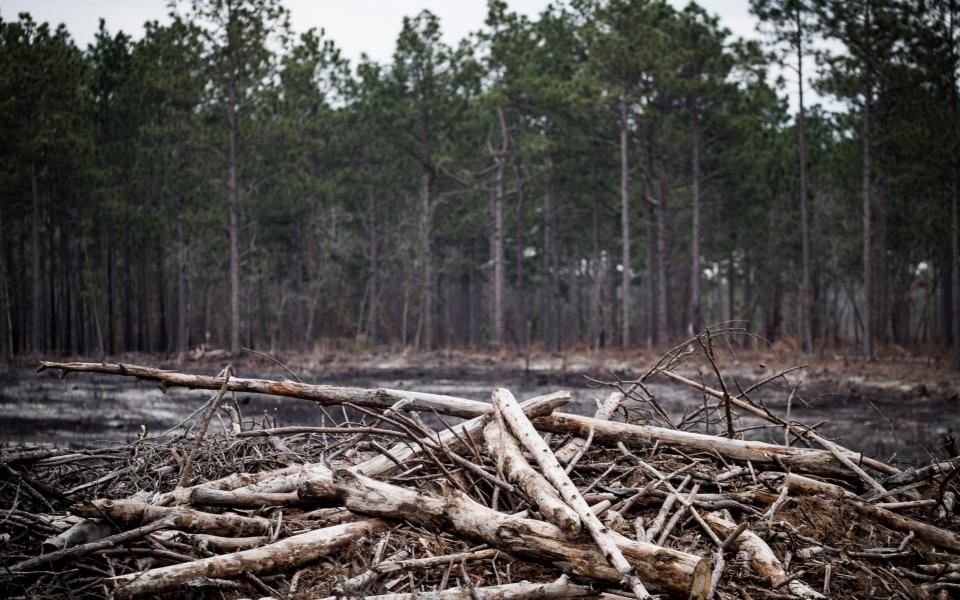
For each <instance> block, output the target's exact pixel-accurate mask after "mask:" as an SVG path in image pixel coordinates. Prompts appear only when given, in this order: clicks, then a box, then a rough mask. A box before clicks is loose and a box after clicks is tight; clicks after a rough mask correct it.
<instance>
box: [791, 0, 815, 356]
mask: <svg viewBox="0 0 960 600" xmlns="http://www.w3.org/2000/svg"><path fill="white" fill-rule="evenodd" d="M795 23H796V36H795V38H794V43H795V46H796V49H797V77H798V80H797V88H798V89H797V92H798V93H797V95H798V100H799V111H798V112H797V136H798V143H799V146H800V238H801V240H800V245H801V253H800V254H801V256H800V263H801V264H800V269H801V272H802V275H801V277H802V281H801V283H800V329H801V332H800V335H801V338H802V340H803V351H804V352H808V353H809V352H812V351H813V333H812V329H813V328H812V323H811V318H812V308H813V296H812V295H811V284H810V222H809V216H808V201H809V198H808V197H807V196H808V191H807V124H806V114H805V111H804V106H803V24H802V21H801V17H800V11H799V7H798V8H797V11H796V15H795Z"/></svg>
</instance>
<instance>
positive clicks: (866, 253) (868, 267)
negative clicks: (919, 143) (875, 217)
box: [862, 89, 873, 358]
mask: <svg viewBox="0 0 960 600" xmlns="http://www.w3.org/2000/svg"><path fill="white" fill-rule="evenodd" d="M871 95H872V92H871V91H870V90H869V89H867V91H866V99H865V101H864V104H863V133H862V136H863V140H862V143H863V355H864V356H865V357H867V358H870V357H872V356H873V318H872V315H873V264H872V261H871V254H872V249H873V244H872V241H873V240H872V236H871V227H870V225H871V223H870V221H871V215H870V208H871V206H870V192H871V189H870V188H871V187H872V176H871V171H870V169H871V167H872V164H871V162H870V105H871V103H872V100H871Z"/></svg>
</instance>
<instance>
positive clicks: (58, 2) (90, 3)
mask: <svg viewBox="0 0 960 600" xmlns="http://www.w3.org/2000/svg"><path fill="white" fill-rule="evenodd" d="M670 1H671V2H672V3H673V4H674V5H675V6H677V7H678V8H679V7H682V6H684V5H685V4H686V3H687V0H670ZM508 3H509V5H510V7H511V9H513V10H515V11H518V12H521V13H524V14H526V15H529V16H531V17H535V16H536V15H537V14H538V13H540V12H541V11H542V10H543V9H544V8H545V7H546V6H547V4H548V3H549V0H508ZM699 3H700V4H701V5H702V6H704V7H705V8H706V9H707V10H708V11H709V12H711V13H715V14H718V15H720V21H721V23H722V24H723V25H724V26H725V27H727V28H728V29H729V30H730V31H731V32H732V33H733V35H735V36H738V37H746V38H759V37H760V34H758V33H757V31H756V25H757V21H756V19H755V18H754V17H753V16H751V15H750V13H749V11H748V0H699ZM283 4H284V6H286V7H287V8H288V9H289V10H290V21H291V24H292V26H293V28H294V30H296V31H298V32H299V31H305V30H307V29H309V28H311V27H316V28H318V29H319V28H323V29H324V30H326V33H327V35H329V36H330V37H331V38H332V39H333V40H334V41H335V42H336V43H337V45H338V46H339V47H340V48H341V49H342V50H343V52H344V54H345V55H346V57H347V58H349V59H350V60H351V62H353V63H356V61H357V59H358V58H359V57H360V54H361V53H363V52H366V53H367V54H368V55H369V56H370V57H371V58H373V59H374V60H376V61H379V62H387V61H389V60H390V58H391V55H392V54H393V46H394V42H395V41H396V38H397V35H398V34H399V33H400V26H401V22H402V20H403V17H404V16H410V15H415V14H416V13H418V12H419V11H420V10H422V9H424V8H427V9H430V10H431V11H433V12H434V13H435V14H436V15H438V16H439V17H440V23H441V27H442V28H443V33H444V37H445V39H446V41H447V42H448V43H451V44H455V43H456V42H457V41H459V40H460V39H461V38H463V37H464V36H465V35H467V34H468V33H470V32H472V31H476V30H478V29H480V28H481V27H482V26H483V20H484V17H485V14H486V4H487V3H486V0H284V1H283ZM23 11H27V12H29V13H30V14H31V15H32V16H33V18H34V20H37V21H48V22H51V23H65V24H66V26H67V29H68V30H69V31H70V33H71V35H72V36H73V38H74V40H75V41H76V42H77V44H78V45H79V46H81V47H84V48H85V47H86V46H87V44H89V43H91V42H92V41H93V37H94V34H95V33H96V31H97V24H98V22H99V19H100V17H103V18H104V19H106V22H107V29H108V30H109V31H111V32H116V31H117V30H123V31H125V32H127V33H129V34H131V35H133V36H134V37H140V36H141V35H143V23H144V22H145V21H150V20H154V19H156V20H160V21H163V20H165V18H166V15H167V13H168V12H169V9H168V2H167V0H0V17H2V18H3V19H5V20H13V19H15V18H16V15H17V14H18V13H20V12H23ZM809 71H810V72H812V69H810V70H809ZM790 87H791V88H792V87H793V86H790ZM788 91H789V92H791V95H792V91H793V90H792V89H790V90H788ZM791 103H793V102H791Z"/></svg>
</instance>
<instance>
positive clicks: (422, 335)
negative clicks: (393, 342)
mask: <svg viewBox="0 0 960 600" xmlns="http://www.w3.org/2000/svg"><path fill="white" fill-rule="evenodd" d="M433 209H434V207H433V173H432V172H431V171H430V169H429V168H428V167H427V166H423V167H422V171H421V173H420V260H421V268H422V279H421V286H422V287H421V290H420V324H421V328H422V329H421V328H418V333H419V335H418V336H417V342H418V343H417V344H416V345H417V346H418V349H421V348H422V349H423V350H427V351H429V350H433V347H434V340H435V337H434V316H435V315H434V312H435V310H434V303H435V301H436V296H437V289H436V287H437V286H436V275H435V273H434V257H433Z"/></svg>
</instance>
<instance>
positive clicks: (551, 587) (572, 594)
mask: <svg viewBox="0 0 960 600" xmlns="http://www.w3.org/2000/svg"><path fill="white" fill-rule="evenodd" d="M364 597H365V598H367V600H525V599H526V598H598V597H599V595H598V593H597V592H594V591H593V590H591V589H590V588H589V587H588V586H585V585H576V584H573V583H570V581H568V580H567V578H566V576H563V577H561V578H560V579H558V580H556V581H553V582H551V583H530V582H529V581H521V582H519V583H506V584H503V585H493V586H486V587H458V588H452V589H449V590H442V591H439V592H416V593H406V594H381V595H379V596H364ZM323 600H339V597H338V596H330V597H329V598H324V599H323Z"/></svg>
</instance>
